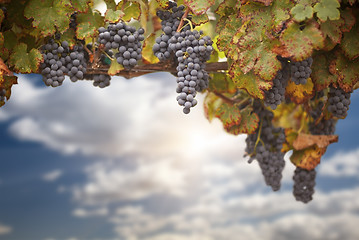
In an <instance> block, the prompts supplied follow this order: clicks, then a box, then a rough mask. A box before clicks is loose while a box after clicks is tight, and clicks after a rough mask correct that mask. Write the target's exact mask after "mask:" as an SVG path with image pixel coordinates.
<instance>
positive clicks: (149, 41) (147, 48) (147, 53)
mask: <svg viewBox="0 0 359 240" xmlns="http://www.w3.org/2000/svg"><path fill="white" fill-rule="evenodd" d="M155 40H156V34H155V33H151V34H150V35H149V36H148V37H147V38H146V39H145V41H144V43H143V47H142V61H143V62H144V63H145V64H153V63H158V62H159V60H158V58H157V57H156V56H155V55H154V54H153V51H152V47H153V45H154V44H155Z"/></svg>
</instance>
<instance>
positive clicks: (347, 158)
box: [319, 149, 359, 177]
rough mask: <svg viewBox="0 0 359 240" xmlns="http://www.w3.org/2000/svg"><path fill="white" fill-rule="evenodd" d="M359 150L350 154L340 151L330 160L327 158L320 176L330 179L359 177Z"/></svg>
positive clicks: (324, 160)
mask: <svg viewBox="0 0 359 240" xmlns="http://www.w3.org/2000/svg"><path fill="white" fill-rule="evenodd" d="M358 159H359V149H356V150H352V151H349V152H342V151H339V152H337V153H336V154H334V155H333V156H332V157H330V158H329V159H327V158H325V157H324V159H323V160H322V163H321V164H320V168H319V169H320V174H321V175H323V176H330V177H358V176H359V174H358V172H359V161H358Z"/></svg>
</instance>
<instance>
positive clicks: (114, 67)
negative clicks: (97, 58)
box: [107, 59, 125, 76]
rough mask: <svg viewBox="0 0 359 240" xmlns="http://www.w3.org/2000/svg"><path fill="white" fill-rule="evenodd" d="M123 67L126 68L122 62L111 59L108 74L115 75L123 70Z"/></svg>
mask: <svg viewBox="0 0 359 240" xmlns="http://www.w3.org/2000/svg"><path fill="white" fill-rule="evenodd" d="M123 69H125V68H124V67H123V66H122V65H121V64H119V63H118V62H117V61H116V59H114V60H112V61H111V65H110V68H109V69H108V72H107V73H108V75H110V76H114V75H116V74H117V73H119V72H121V71H122V70H123Z"/></svg>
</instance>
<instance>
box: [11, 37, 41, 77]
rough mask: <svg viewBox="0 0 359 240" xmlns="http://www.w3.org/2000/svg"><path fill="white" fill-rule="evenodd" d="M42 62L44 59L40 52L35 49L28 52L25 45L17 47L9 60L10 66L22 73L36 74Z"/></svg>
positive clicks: (20, 44)
mask: <svg viewBox="0 0 359 240" xmlns="http://www.w3.org/2000/svg"><path fill="white" fill-rule="evenodd" d="M42 61H43V57H42V54H41V53H40V51H39V50H37V49H35V48H33V49H31V50H30V52H27V45H26V44H25V43H19V44H18V45H17V46H15V48H14V49H13V52H12V54H11V55H10V59H9V62H10V64H11V65H13V66H14V68H15V70H16V71H18V72H20V73H32V72H36V71H37V69H38V67H39V65H40V63H41V62H42Z"/></svg>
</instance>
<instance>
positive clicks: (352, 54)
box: [340, 23, 359, 59]
mask: <svg viewBox="0 0 359 240" xmlns="http://www.w3.org/2000/svg"><path fill="white" fill-rule="evenodd" d="M340 47H341V49H342V50H343V51H344V54H345V56H347V57H348V58H349V59H355V58H357V57H358V56H359V23H356V24H355V25H354V26H353V28H352V29H351V30H350V32H346V33H344V36H343V40H342V42H341V44H340Z"/></svg>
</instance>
